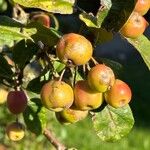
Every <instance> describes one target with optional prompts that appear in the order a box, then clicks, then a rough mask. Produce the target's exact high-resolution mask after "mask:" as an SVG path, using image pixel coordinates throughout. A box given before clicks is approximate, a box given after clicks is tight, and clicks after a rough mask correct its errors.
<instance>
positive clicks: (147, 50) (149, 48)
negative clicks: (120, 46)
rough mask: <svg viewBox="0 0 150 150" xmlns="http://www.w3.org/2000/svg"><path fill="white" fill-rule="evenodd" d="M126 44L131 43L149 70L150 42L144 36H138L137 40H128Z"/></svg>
mask: <svg viewBox="0 0 150 150" xmlns="http://www.w3.org/2000/svg"><path fill="white" fill-rule="evenodd" d="M127 40H128V42H129V43H131V44H132V45H133V46H134V47H135V48H136V49H137V51H138V52H139V53H140V54H141V56H142V58H143V60H144V61H145V63H146V65H147V66H148V68H149V70H150V41H149V39H148V38H147V37H145V36H144V35H141V36H139V37H138V38H137V39H129V38H127Z"/></svg>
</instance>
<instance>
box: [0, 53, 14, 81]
mask: <svg viewBox="0 0 150 150" xmlns="http://www.w3.org/2000/svg"><path fill="white" fill-rule="evenodd" d="M12 76H13V72H12V70H11V66H10V65H9V64H8V62H7V60H6V59H5V58H4V57H3V56H2V55H0V77H3V78H8V79H11V78H12Z"/></svg>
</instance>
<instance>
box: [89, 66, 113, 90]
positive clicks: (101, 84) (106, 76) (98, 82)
mask: <svg viewBox="0 0 150 150" xmlns="http://www.w3.org/2000/svg"><path fill="white" fill-rule="evenodd" d="M114 82H115V75H114V73H113V71H112V69H111V68H109V67H107V66H106V65H103V64H98V65H96V66H94V67H93V68H92V69H91V70H90V71H89V73H88V84H89V86H90V88H91V89H93V90H96V91H98V92H105V91H107V89H108V88H109V87H111V86H112V85H113V84H114Z"/></svg>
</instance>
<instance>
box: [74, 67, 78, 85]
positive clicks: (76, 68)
mask: <svg viewBox="0 0 150 150" xmlns="http://www.w3.org/2000/svg"><path fill="white" fill-rule="evenodd" d="M77 70H78V67H77V66H76V67H75V69H74V78H73V87H74V86H75V84H76V77H77Z"/></svg>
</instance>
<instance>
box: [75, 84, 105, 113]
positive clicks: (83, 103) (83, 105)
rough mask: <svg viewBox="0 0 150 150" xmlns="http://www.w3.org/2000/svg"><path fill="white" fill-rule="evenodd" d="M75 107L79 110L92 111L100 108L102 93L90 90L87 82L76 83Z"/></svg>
mask: <svg viewBox="0 0 150 150" xmlns="http://www.w3.org/2000/svg"><path fill="white" fill-rule="evenodd" d="M74 96H75V100H74V103H75V106H76V107H77V109H79V110H92V109H96V108H98V107H100V106H101V104H102V102H103V95H102V93H99V92H95V91H93V90H91V89H90V88H89V86H88V83H87V81H78V82H77V83H76V84H75V87H74Z"/></svg>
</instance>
